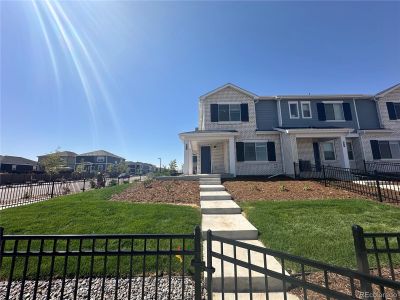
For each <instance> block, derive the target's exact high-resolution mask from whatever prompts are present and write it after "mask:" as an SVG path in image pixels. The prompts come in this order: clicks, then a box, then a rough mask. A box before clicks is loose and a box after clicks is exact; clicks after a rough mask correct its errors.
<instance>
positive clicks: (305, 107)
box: [301, 101, 311, 119]
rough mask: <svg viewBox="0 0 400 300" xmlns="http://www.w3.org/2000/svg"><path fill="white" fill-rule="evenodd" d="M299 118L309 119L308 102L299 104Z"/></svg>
mask: <svg viewBox="0 0 400 300" xmlns="http://www.w3.org/2000/svg"><path fill="white" fill-rule="evenodd" d="M301 116H302V117H303V118H304V119H311V104H310V102H308V101H307V102H301Z"/></svg>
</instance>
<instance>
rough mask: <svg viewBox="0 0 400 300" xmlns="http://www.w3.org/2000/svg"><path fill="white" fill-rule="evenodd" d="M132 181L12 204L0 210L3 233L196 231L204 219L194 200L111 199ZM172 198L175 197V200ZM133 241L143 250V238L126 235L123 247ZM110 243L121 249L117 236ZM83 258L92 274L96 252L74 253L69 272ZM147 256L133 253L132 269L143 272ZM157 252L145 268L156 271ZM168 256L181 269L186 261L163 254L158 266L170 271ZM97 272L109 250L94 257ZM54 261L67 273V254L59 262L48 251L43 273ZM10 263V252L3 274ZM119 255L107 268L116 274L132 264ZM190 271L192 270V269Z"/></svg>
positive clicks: (31, 272) (101, 243) (32, 268)
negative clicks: (180, 202) (192, 204)
mask: <svg viewBox="0 0 400 300" xmlns="http://www.w3.org/2000/svg"><path fill="white" fill-rule="evenodd" d="M128 186H129V185H120V186H114V187H108V188H104V189H101V190H94V191H89V192H85V193H81V194H75V195H69V196H62V197H58V198H55V199H52V200H48V201H44V202H40V203H35V204H31V205H26V206H21V207H16V208H9V209H5V210H3V211H0V226H1V227H4V233H5V234H7V235H9V234H118V233H121V234H122V233H124V234H137V233H141V234H142V233H143V234H163V233H171V234H179V233H192V232H193V230H194V227H195V226H196V225H198V224H200V211H199V209H198V208H195V207H190V206H178V205H167V204H148V203H146V204H142V203H127V202H116V201H109V199H110V198H111V196H112V195H113V194H115V193H119V192H121V191H123V190H124V189H125V188H127V187H128ZM171 202H172V201H171ZM66 244H67V243H66V241H65V240H59V241H57V243H56V245H55V246H54V243H53V241H46V242H45V243H44V249H45V250H50V249H52V248H53V247H55V249H56V250H59V251H64V250H66ZM132 245H133V249H134V250H143V249H144V241H143V239H136V240H134V241H132V240H131V239H127V240H123V241H122V243H121V249H124V250H130V249H131V246H132ZM182 245H183V241H182V240H174V241H173V242H172V248H173V249H178V248H179V247H180V248H182ZM27 246H28V244H27V242H26V241H21V242H19V244H18V250H21V251H22V250H23V251H25V250H26V249H27ZM169 246H170V245H169V240H167V241H161V242H160V249H162V248H165V249H168V248H169ZM5 247H6V249H7V250H12V249H13V247H14V243H12V242H11V241H9V242H6V245H5ZM30 247H31V250H38V249H39V247H40V243H39V241H34V242H32V243H31V246H30ZM69 247H70V250H77V249H78V248H79V241H78V240H72V241H71V242H70V245H69ZM91 247H92V241H91V240H83V242H82V249H86V250H90V249H91ZM156 247H157V242H156V240H152V239H149V240H147V242H146V249H151V250H155V249H156ZM190 247H193V243H191V241H186V245H185V249H187V248H190ZM95 248H96V249H99V250H104V248H105V240H102V239H99V240H97V241H96V244H95ZM108 249H109V250H110V249H113V250H116V249H118V240H116V239H112V240H109V241H108ZM78 259H80V261H79V264H80V270H79V272H80V273H79V274H80V275H88V274H89V272H90V268H91V257H90V256H86V257H81V258H78V257H76V256H75V257H74V256H70V257H68V260H67V268H66V275H67V277H68V276H73V275H74V274H75V273H76V271H77V264H78ZM142 259H143V256H134V259H133V273H141V272H142V266H143V261H142ZM156 259H157V258H156V257H155V256H152V257H150V256H149V257H147V258H146V262H145V266H146V271H148V272H154V270H155V268H156ZM169 259H171V260H172V271H173V272H180V271H181V269H182V264H181V263H180V262H179V260H178V259H177V258H175V257H174V256H172V258H170V257H167V256H163V257H161V256H160V257H159V258H158V264H159V270H160V271H163V270H164V271H165V270H166V269H168V267H169ZM93 261H94V262H93V274H95V275H99V276H100V275H101V274H103V271H104V261H105V259H104V254H102V255H99V256H98V257H94V259H93ZM188 261H189V259H187V261H186V262H185V267H186V269H187V270H189V267H188V266H189V264H188ZM52 263H54V265H55V273H54V276H55V277H57V276H62V274H63V272H64V269H65V268H64V263H65V257H63V256H60V257H57V258H56V259H55V260H54V262H52V261H51V258H50V257H44V258H43V261H42V270H41V272H40V274H39V277H46V276H48V274H49V272H50V265H51V264H52ZM10 264H11V259H10V258H4V259H3V265H2V269H1V270H0V277H2V278H6V277H7V273H8V271H9V267H10ZM23 264H24V258H23V257H20V258H18V259H17V261H16V269H15V274H14V278H20V277H21V275H22V270H23ZM117 264H118V261H117V257H116V256H112V255H111V256H109V257H108V258H107V266H106V269H107V271H106V273H107V275H113V274H116V273H117V272H119V273H120V275H121V276H123V275H124V274H125V275H126V274H127V273H128V271H129V267H130V257H129V256H125V257H121V258H120V261H119V265H120V267H119V268H117ZM36 266H37V257H33V258H31V259H30V261H29V262H28V270H27V276H28V278H31V277H35V276H36ZM189 271H190V270H189Z"/></svg>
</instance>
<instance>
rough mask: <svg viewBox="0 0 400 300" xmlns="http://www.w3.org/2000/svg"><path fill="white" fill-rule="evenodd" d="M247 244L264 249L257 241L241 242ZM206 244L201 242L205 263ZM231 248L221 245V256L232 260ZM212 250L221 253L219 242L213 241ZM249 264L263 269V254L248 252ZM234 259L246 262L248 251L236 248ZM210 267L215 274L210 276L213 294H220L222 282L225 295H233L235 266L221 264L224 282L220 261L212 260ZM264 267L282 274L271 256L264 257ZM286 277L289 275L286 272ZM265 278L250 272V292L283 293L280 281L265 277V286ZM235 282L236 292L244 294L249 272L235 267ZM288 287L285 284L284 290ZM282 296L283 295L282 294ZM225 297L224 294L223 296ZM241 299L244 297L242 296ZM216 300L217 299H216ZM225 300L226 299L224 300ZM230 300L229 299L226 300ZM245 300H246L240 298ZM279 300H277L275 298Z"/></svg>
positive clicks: (278, 265)
mask: <svg viewBox="0 0 400 300" xmlns="http://www.w3.org/2000/svg"><path fill="white" fill-rule="evenodd" d="M242 242H244V243H247V244H252V245H256V246H259V247H264V245H263V244H262V243H261V242H260V241H258V240H250V241H249V240H246V241H242ZM206 245H207V242H206V241H204V242H203V256H204V257H205V261H207V247H206ZM233 248H234V247H233V246H232V245H229V244H223V254H224V255H226V256H228V257H232V258H234V257H235V256H234V250H233ZM212 249H213V251H214V252H217V253H221V244H220V242H217V241H214V242H213V243H212ZM250 258H251V260H250V261H251V264H253V265H257V266H259V267H262V268H265V265H264V254H262V253H259V252H256V251H250ZM236 259H238V260H241V261H243V262H248V261H249V260H248V250H247V249H245V248H241V247H239V246H236ZM212 265H213V267H214V268H215V272H214V273H213V275H212V278H213V280H212V283H213V286H212V290H213V292H222V282H223V285H224V289H223V290H224V292H225V293H234V292H235V266H234V264H231V263H228V262H227V261H224V262H223V269H224V272H223V275H224V277H223V278H224V280H223V281H222V272H221V270H222V268H221V267H222V266H221V260H220V259H218V258H214V257H213V259H212ZM266 266H267V269H268V270H271V271H275V272H279V273H282V266H281V265H280V264H279V262H278V261H277V260H276V259H275V258H274V257H272V256H270V255H266ZM286 274H287V275H289V274H288V273H287V272H286ZM204 276H205V279H204V280H205V282H207V273H206V272H205V273H204ZM265 281H266V278H265V275H264V274H261V273H258V272H254V271H251V283H252V291H253V292H261V293H265V292H267V291H268V292H283V283H282V281H281V280H279V279H276V278H273V277H270V276H267V284H268V285H266V284H265ZM236 282H237V287H236V288H237V292H238V293H240V292H241V293H246V292H249V291H250V285H249V270H248V269H247V268H242V267H240V266H236ZM288 287H289V284H288V283H287V284H286V289H287V288H288ZM264 296H265V294H264ZM282 296H283V293H282ZM225 297H226V294H225ZM243 297H245V296H244V295H243ZM217 299H218V298H217ZM225 299H227V298H225ZM228 299H230V298H228ZM241 299H247V298H241ZM277 299H279V298H277Z"/></svg>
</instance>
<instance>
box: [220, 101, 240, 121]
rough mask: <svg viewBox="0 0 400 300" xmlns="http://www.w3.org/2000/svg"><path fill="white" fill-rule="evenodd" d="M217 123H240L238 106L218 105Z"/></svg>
mask: <svg viewBox="0 0 400 300" xmlns="http://www.w3.org/2000/svg"><path fill="white" fill-rule="evenodd" d="M218 121H222V122H224V121H240V104H219V106H218Z"/></svg>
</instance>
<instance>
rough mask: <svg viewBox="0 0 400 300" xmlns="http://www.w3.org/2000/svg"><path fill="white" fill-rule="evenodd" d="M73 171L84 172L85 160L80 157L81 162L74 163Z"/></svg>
mask: <svg viewBox="0 0 400 300" xmlns="http://www.w3.org/2000/svg"><path fill="white" fill-rule="evenodd" d="M75 172H77V173H84V172H85V160H84V159H83V158H82V159H81V162H80V163H79V164H77V165H76V168H75Z"/></svg>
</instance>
